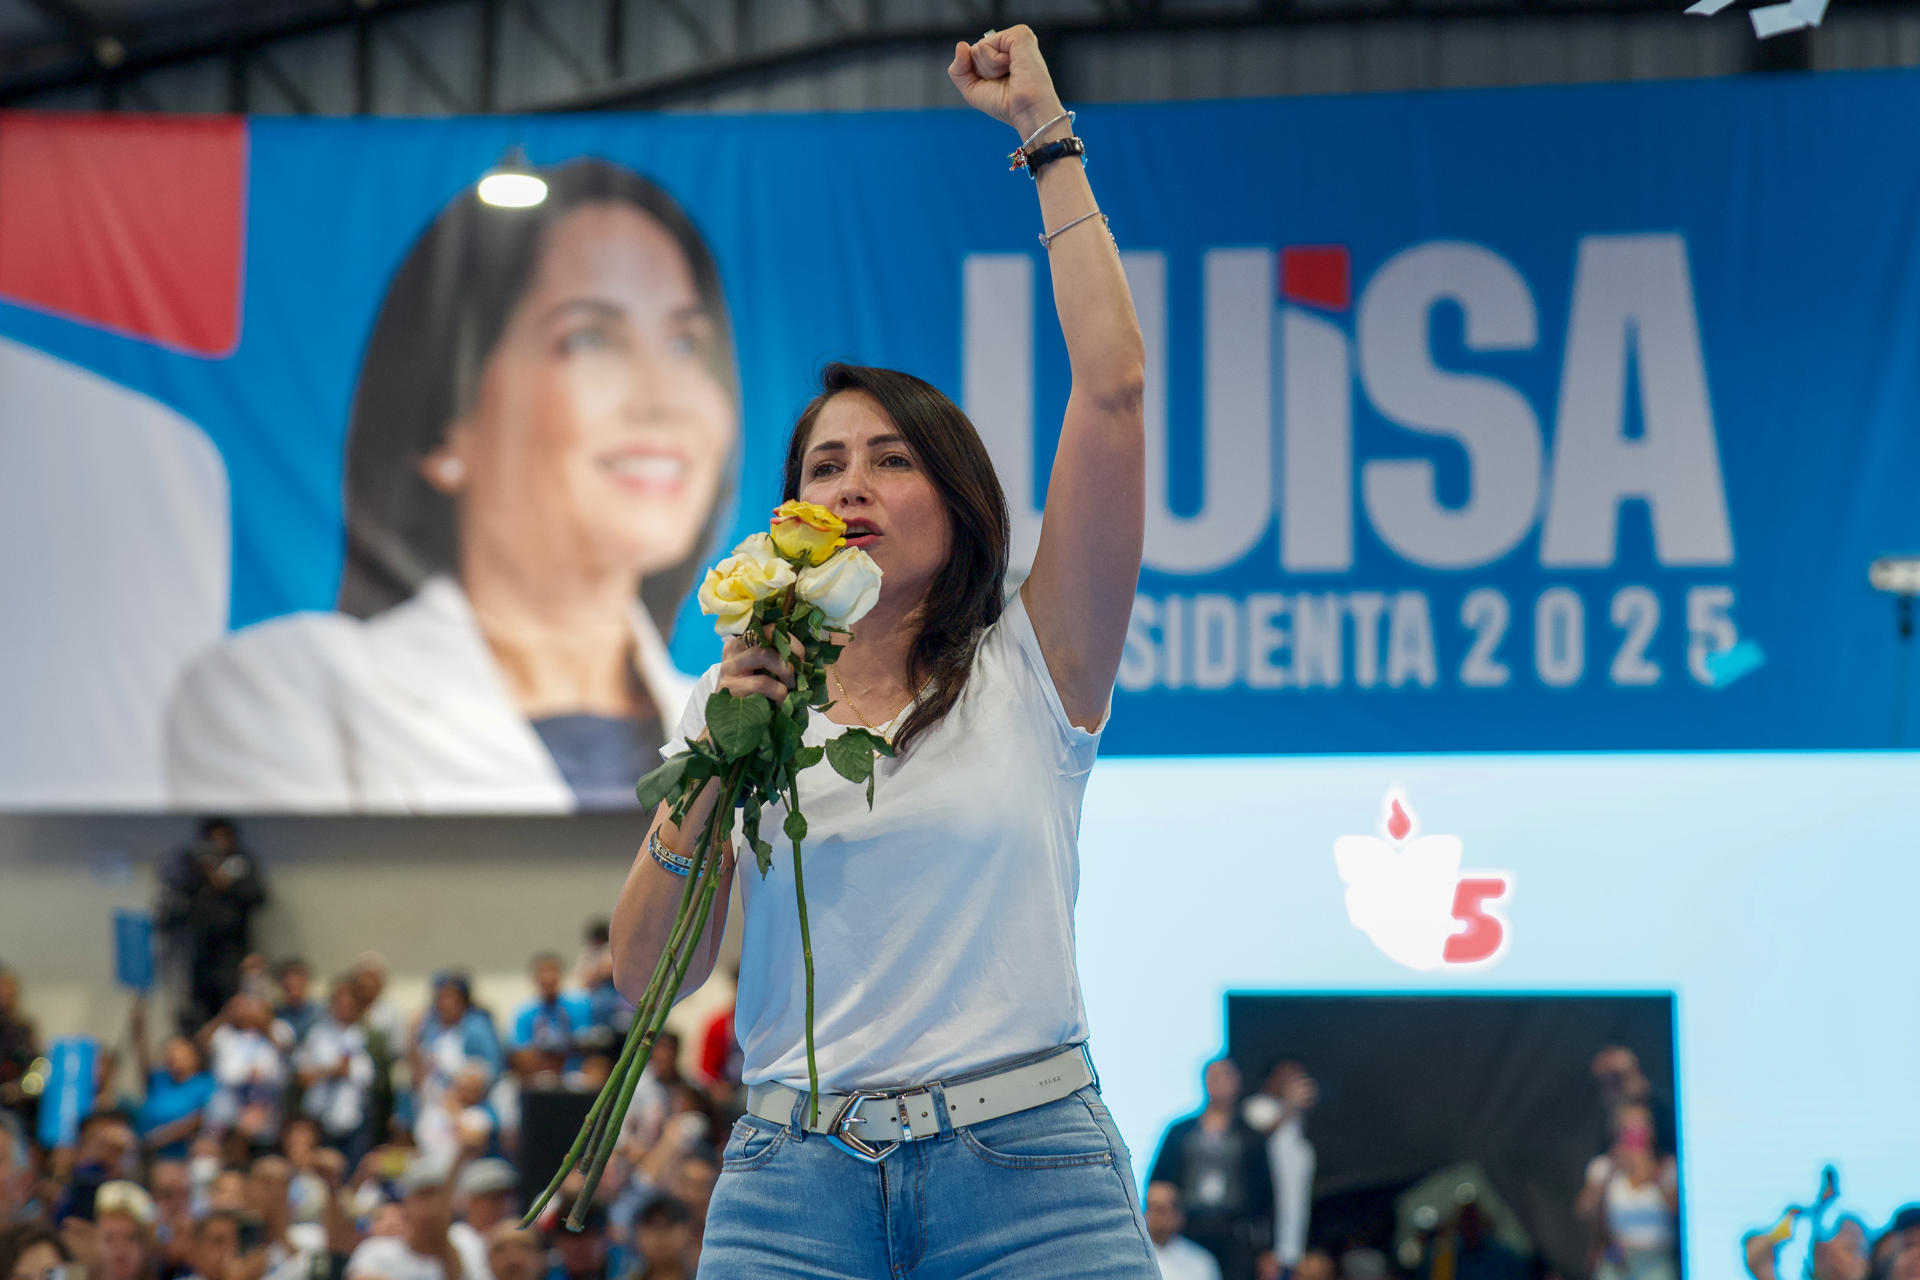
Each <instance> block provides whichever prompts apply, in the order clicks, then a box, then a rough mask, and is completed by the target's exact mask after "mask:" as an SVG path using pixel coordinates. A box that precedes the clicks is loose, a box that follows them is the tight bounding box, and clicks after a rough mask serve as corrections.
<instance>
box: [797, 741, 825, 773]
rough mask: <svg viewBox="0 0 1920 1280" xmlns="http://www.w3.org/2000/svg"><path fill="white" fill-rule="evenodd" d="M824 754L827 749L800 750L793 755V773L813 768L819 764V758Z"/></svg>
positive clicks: (807, 748)
mask: <svg viewBox="0 0 1920 1280" xmlns="http://www.w3.org/2000/svg"><path fill="white" fill-rule="evenodd" d="M826 754H827V749H826V748H825V747H802V748H800V749H799V750H798V751H796V752H794V753H793V771H794V772H795V773H799V772H800V771H801V770H802V769H811V768H813V766H815V765H817V764H819V763H820V761H821V758H822V757H824V756H825V755H826Z"/></svg>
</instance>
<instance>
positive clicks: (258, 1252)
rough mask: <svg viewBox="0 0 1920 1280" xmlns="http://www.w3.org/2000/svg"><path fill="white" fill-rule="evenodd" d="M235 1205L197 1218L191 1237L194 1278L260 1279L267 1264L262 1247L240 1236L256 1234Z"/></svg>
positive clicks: (256, 1227) (225, 1279) (254, 1226)
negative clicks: (196, 1224)
mask: <svg viewBox="0 0 1920 1280" xmlns="http://www.w3.org/2000/svg"><path fill="white" fill-rule="evenodd" d="M259 1230H260V1227H259V1224H258V1223H255V1222H249V1221H248V1220H247V1219H246V1217H245V1215H243V1214H242V1212H241V1211H240V1210H239V1209H215V1210H213V1211H211V1212H210V1213H208V1214H207V1216H206V1217H204V1218H202V1219H201V1220H200V1225H199V1228H198V1230H196V1231H195V1232H194V1237H193V1267H194V1269H193V1277H194V1280H260V1277H261V1276H262V1275H264V1274H265V1271H266V1265H267V1256H266V1249H265V1247H264V1246H262V1245H259V1244H258V1243H257V1242H256V1241H254V1240H253V1239H251V1238H249V1239H248V1240H247V1241H246V1242H245V1247H243V1242H242V1236H243V1235H244V1236H247V1237H253V1236H257V1235H258V1234H259Z"/></svg>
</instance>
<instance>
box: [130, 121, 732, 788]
mask: <svg viewBox="0 0 1920 1280" xmlns="http://www.w3.org/2000/svg"><path fill="white" fill-rule="evenodd" d="M542 177H543V178H544V179H545V180H546V182H547V185H548V195H547V198H546V200H545V201H544V202H543V203H541V204H539V205H536V206H534V207H531V208H522V209H509V208H494V207H491V206H488V205H486V204H483V203H482V202H481V201H480V200H479V199H478V197H477V195H476V193H475V189H474V188H471V187H470V188H468V189H467V190H465V191H463V192H462V193H461V194H460V195H459V196H458V197H456V198H455V199H454V200H453V201H452V203H450V204H448V205H447V206H446V207H445V208H444V209H443V210H442V211H441V212H440V214H439V215H438V216H437V217H436V218H435V219H434V221H433V222H432V224H431V225H429V226H428V228H427V229H426V231H425V232H424V233H423V234H422V235H421V237H420V238H419V240H418V241H416V242H415V244H414V245H413V247H412V249H411V251H410V252H409V253H408V255H407V257H406V259H405V261H404V262H403V263H402V264H401V266H400V268H399V270H398V272H397V273H396V274H395V276H394V278H393V280H392V282H391V284H390V285H389V287H388V290H387V293H386V297H385V299H384V301H383V303H382V305H381V308H380V313H379V317H378V319H377V320H376V322H375V324H374V327H373V332H372V336H371V338H370V339H369V341H368V343H367V348H366V353H365V356H364V357H363V360H362V363H361V367H360V374H359V381H358V385H357V386H356V388H355V392H354V400H353V411H352V421H351V425H350V430H349V433H348V441H347V450H346V452H347V457H346V468H345V483H344V487H345V508H346V539H347V545H346V564H345V569H344V572H343V574H342V576H341V582H340V589H339V596H338V601H337V604H338V608H337V611H336V612H332V613H305V614H295V615H291V616H288V617H284V618H276V619H272V620H269V621H266V622H262V623H258V624H255V625H253V626H250V627H247V628H245V629H243V630H241V631H239V632H236V633H234V634H233V635H231V636H228V637H226V638H225V639H224V640H222V641H221V642H219V643H217V644H216V645H214V646H212V647H210V648H209V649H208V650H207V651H205V652H204V653H202V654H200V655H199V656H198V657H196V659H195V660H194V661H193V662H192V663H191V664H190V665H189V667H188V668H187V670H186V672H185V673H184V674H183V676H182V677H181V679H180V681H179V683H178V685H177V686H176V688H175V690H174V693H173V697H172V699H171V703H170V706H169V710H168V715H167V723H166V735H165V753H166V774H167V781H168V787H169V795H170V799H171V802H172V803H173V804H174V805H176V806H179V807H194V808H209V807H216V808H234V809H247V810H256V811H257V810H276V809H292V810H308V811H313V810H321V811H326V810H338V811H379V812H412V811H434V812H489V811H491V812H503V811H504V812H554V811H567V810H573V809H586V808H613V807H622V806H627V805H632V804H633V803H634V795H633V785H634V781H635V780H636V779H637V778H638V777H639V776H640V775H641V774H642V773H645V772H646V771H647V770H648V769H649V768H651V767H652V766H653V765H654V764H655V763H657V762H658V760H659V756H658V750H659V747H660V746H661V745H662V743H663V742H664V741H665V737H666V730H667V729H668V728H670V727H671V726H672V725H673V724H674V723H675V722H676V721H677V720H678V718H679V715H680V711H681V707H682V704H683V703H684V702H685V699H686V697H687V693H688V691H689V689H690V688H691V681H690V680H689V679H688V678H687V677H686V676H684V675H683V674H682V673H681V672H680V671H678V670H676V669H675V668H674V666H673V663H672V661H671V659H670V658H669V656H668V653H667V649H666V638H667V634H668V633H669V632H670V630H671V627H672V624H673V618H674V615H675V613H676V611H677V610H678V609H679V607H680V604H681V602H682V601H683V600H684V599H685V598H686V596H687V594H688V592H689V591H690V589H691V587H692V584H693V582H694V579H695V576H696V574H697V573H698V571H699V570H700V569H701V568H702V567H703V565H704V562H705V559H706V558H707V556H708V553H709V551H710V549H711V545H712V543H713V540H714V535H715V533H716V531H717V530H718V528H719V526H720V525H721V524H722V523H723V521H724V515H725V510H726V508H727V506H728V505H729V502H730V498H731V494H732V490H733V488H734V485H735V483H736V474H737V466H738V463H737V455H738V446H739V438H740V393H739V382H738V374H737V370H736V366H735V359H734V350H733V340H732V331H731V326H730V324H729V321H728V313H727V307H726V301H725V298H724V296H723V294H722V291H721V285H720V277H719V270H718V267H717V265H716V264H715V262H714V259H713V255H712V253H711V251H710V250H709V249H708V247H707V245H706V242H705V241H704V239H703V238H702V237H701V235H700V233H699V231H698V230H697V229H696V228H695V226H694V224H693V222H692V221H691V220H690V219H689V218H688V216H687V215H686V213H685V212H684V211H683V210H682V209H681V208H680V206H679V205H678V204H677V203H676V202H675V201H674V199H673V198H672V197H671V196H670V195H668V194H667V193H666V192H665V191H664V190H662V189H661V188H660V187H658V186H657V185H655V184H654V183H652V182H650V181H648V180H647V179H645V178H643V177H641V176H640V175H638V174H636V173H633V172H631V171H630V170H627V169H624V168H622V167H619V166H617V165H614V164H611V163H608V162H606V161H602V160H597V159H577V160H573V161H569V162H567V163H565V164H562V165H558V166H554V167H552V168H549V169H546V170H543V171H542Z"/></svg>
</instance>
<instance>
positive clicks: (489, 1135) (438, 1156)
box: [413, 1058, 500, 1165]
mask: <svg viewBox="0 0 1920 1280" xmlns="http://www.w3.org/2000/svg"><path fill="white" fill-rule="evenodd" d="M490 1084H491V1080H490V1077H489V1074H488V1068H487V1064H486V1063H484V1062H481V1061H479V1060H478V1059H475V1058H469V1059H468V1060H467V1061H466V1062H465V1063H464V1064H463V1065H462V1066H461V1068H460V1069H459V1070H458V1071H456V1072H455V1073H454V1076H453V1084H452V1086H451V1087H449V1088H448V1089H447V1090H446V1092H445V1093H443V1094H441V1095H440V1100H439V1101H438V1102H437V1103H434V1104H432V1105H430V1106H426V1107H423V1108H421V1109H420V1110H419V1111H418V1112H417V1113H416V1114H415V1116H414V1124H413V1138H414V1144H415V1145H416V1146H417V1147H418V1148H419V1149H420V1153H421V1154H422V1155H423V1156H427V1157H429V1158H431V1159H435V1160H440V1161H443V1162H445V1163H447V1164H449V1165H452V1164H457V1163H459V1162H460V1161H462V1160H468V1159H473V1158H475V1157H479V1156H486V1155H498V1154H499V1134H500V1126H499V1123H498V1122H497V1121H496V1120H495V1119H494V1115H493V1112H492V1111H491V1110H490V1109H489V1108H488V1106H487V1093H488V1088H489V1085H490Z"/></svg>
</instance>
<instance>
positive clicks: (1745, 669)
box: [1707, 6, 1785, 689]
mask: <svg viewBox="0 0 1920 1280" xmlns="http://www.w3.org/2000/svg"><path fill="white" fill-rule="evenodd" d="M1782 7H1783V8H1784V7H1785V6H1782ZM1766 661H1767V655H1766V654H1764V653H1762V652H1761V651H1760V642H1759V641H1758V640H1742V641H1741V642H1740V643H1738V644H1736V645H1734V646H1733V647H1732V648H1731V649H1722V650H1720V652H1718V653H1710V654H1708V655H1707V678H1708V680H1709V682H1710V683H1711V684H1712V685H1713V687H1714V688H1716V689H1724V688H1726V687H1727V686H1728V685H1730V684H1732V683H1733V682H1734V681H1735V680H1738V679H1739V678H1740V677H1742V676H1747V675H1752V674H1753V673H1754V672H1755V671H1758V670H1759V669H1760V668H1761V667H1762V666H1764V665H1765V664H1766Z"/></svg>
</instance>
